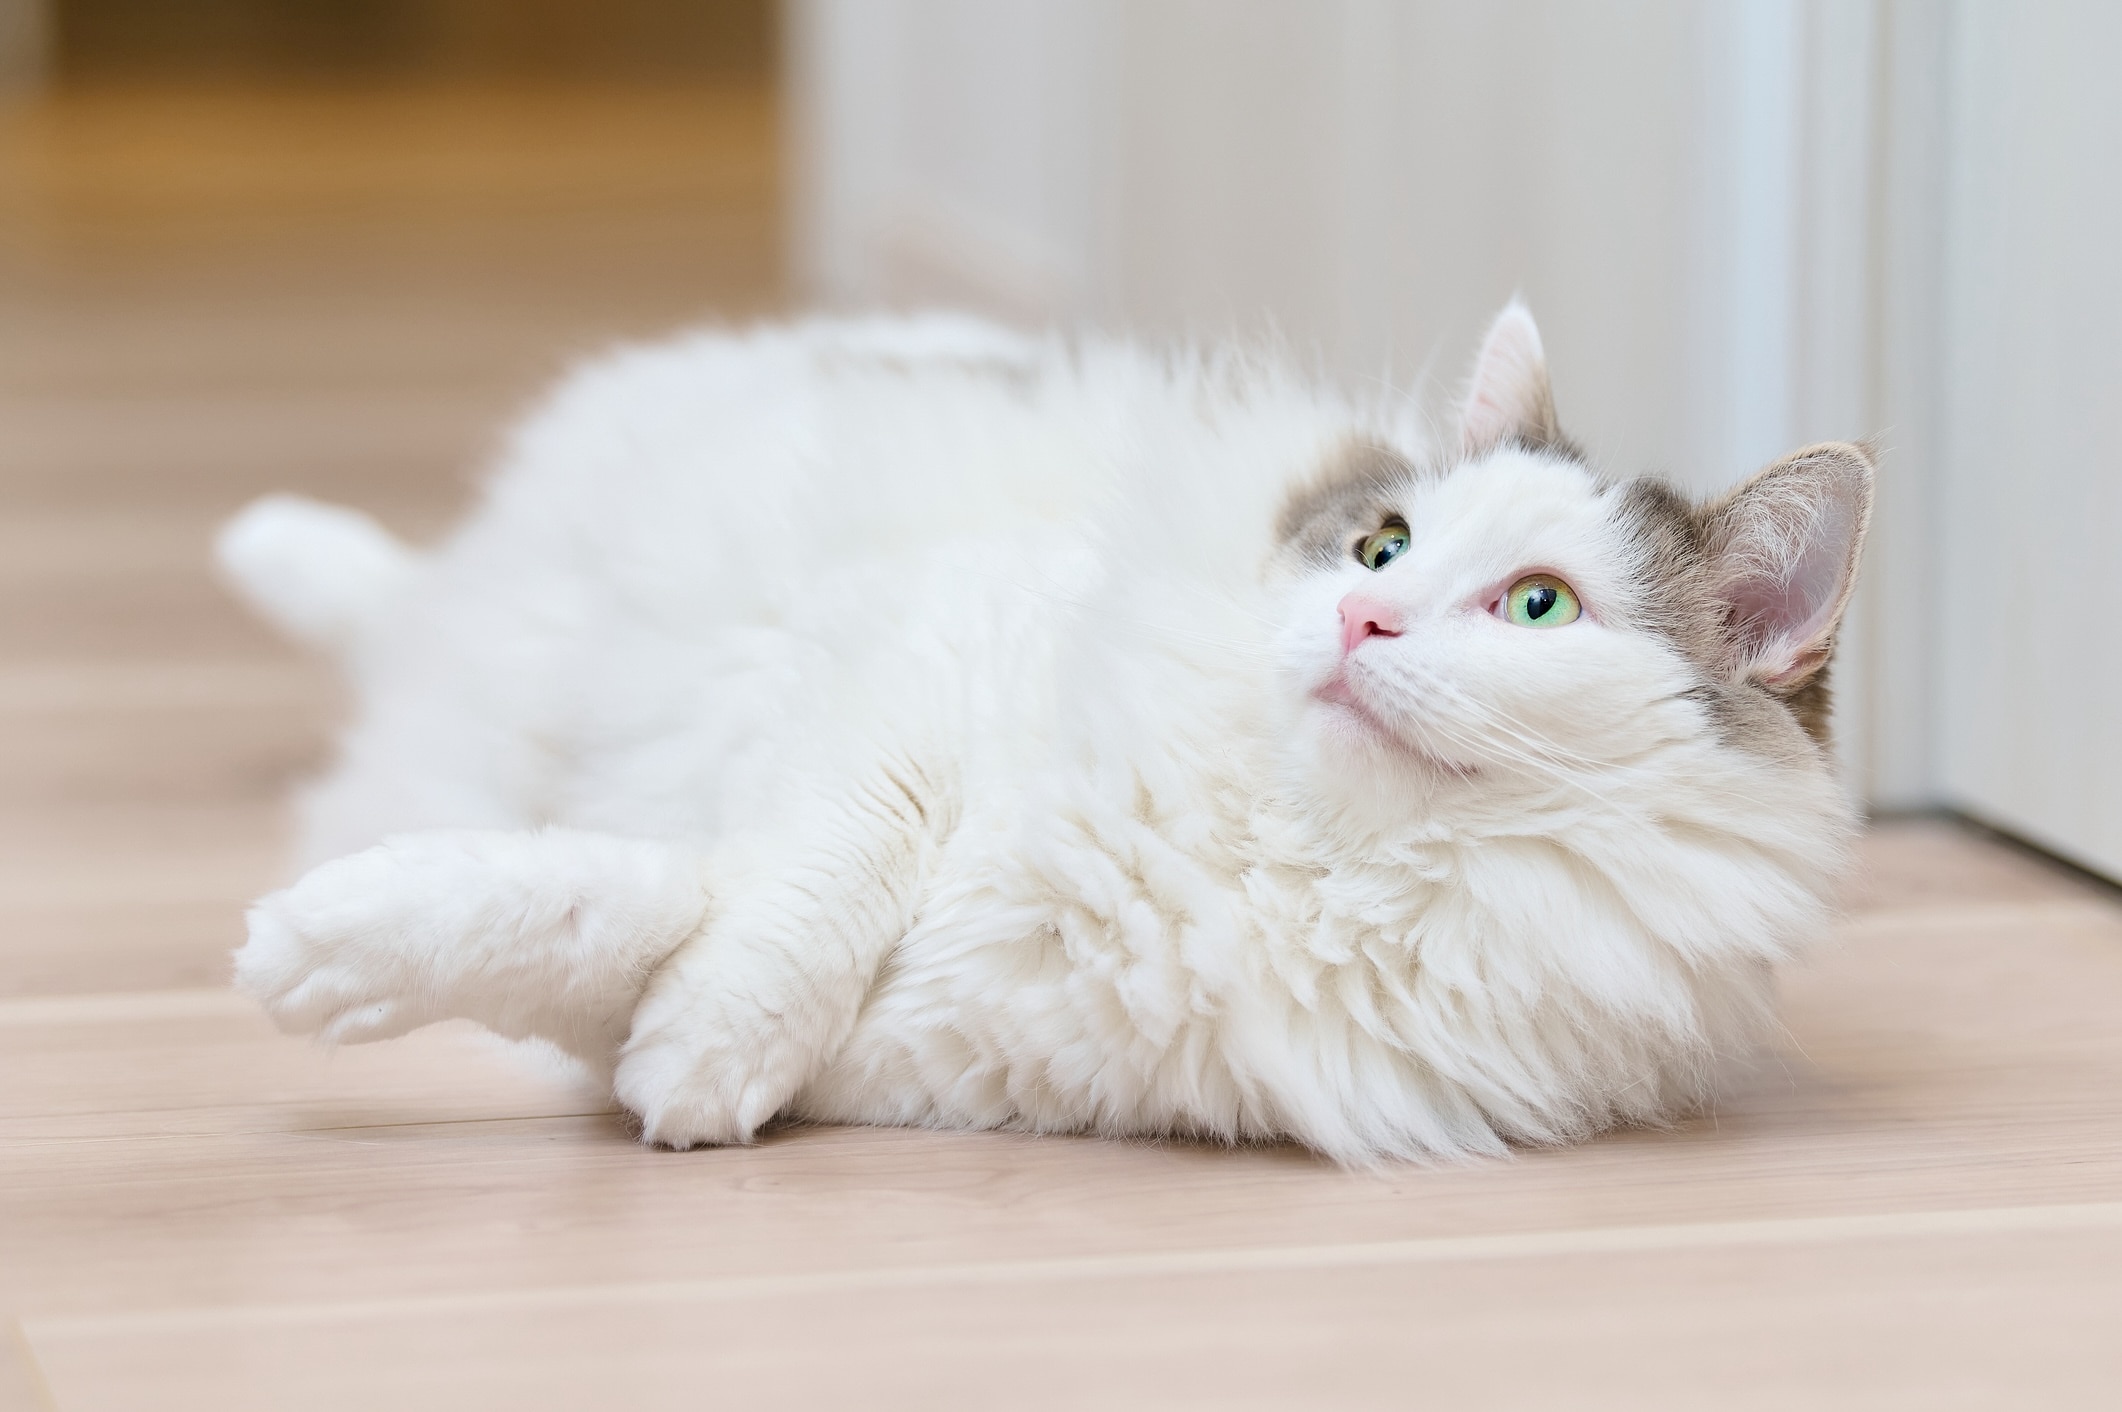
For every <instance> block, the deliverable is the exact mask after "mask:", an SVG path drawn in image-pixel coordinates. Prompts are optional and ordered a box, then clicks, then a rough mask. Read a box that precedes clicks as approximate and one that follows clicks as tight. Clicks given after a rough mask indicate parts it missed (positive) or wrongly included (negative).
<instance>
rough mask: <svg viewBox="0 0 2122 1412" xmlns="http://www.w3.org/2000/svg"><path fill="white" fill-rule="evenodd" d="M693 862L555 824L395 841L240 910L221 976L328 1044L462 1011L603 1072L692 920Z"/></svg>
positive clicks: (680, 852) (699, 905) (696, 887)
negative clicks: (228, 972) (243, 934)
mask: <svg viewBox="0 0 2122 1412" xmlns="http://www.w3.org/2000/svg"><path fill="white" fill-rule="evenodd" d="M707 901H708V899H707V890H706V887H705V886H704V884H703V881H702V873H701V869H700V866H699V855H698V854H697V853H695V852H693V851H691V850H689V849H687V848H685V847H683V846H682V845H678V844H673V843H665V842H661V841H657V840H652V839H634V838H620V837H617V836H614V835H610V834H599V833H586V832H581V831H577V830H572V829H542V830H537V831H534V832H508V831H483V830H451V831H440V832H432V833H415V834H403V835H399V836H397V837H395V838H391V839H388V840H386V841H385V842H383V843H381V844H378V845H377V846H376V847H374V848H369V849H366V850H364V851H362V852H360V853H354V854H350V855H348V856H347V857H344V858H339V859H336V860H334V861H332V862H329V863H325V864H322V865H320V866H318V867H316V868H312V869H311V870H310V871H309V872H308V873H305V874H304V875H303V876H302V878H301V879H300V880H299V881H297V882H296V883H295V884H294V885H293V886H292V887H289V888H287V889H285V890H283V891H280V892H275V893H272V894H270V895H268V896H266V897H263V898H261V899H259V901H258V902H257V903H256V904H255V905H254V906H253V907H252V908H251V910H250V914H249V919H248V920H249V924H250V939H249V941H248V942H247V943H246V944H245V945H244V946H243V948H242V949H241V950H240V951H238V952H237V953H236V983H237V985H238V986H240V987H241V988H242V989H243V990H245V991H247V992H249V993H250V994H252V995H254V996H256V997H257V998H258V999H259V1000H260V1001H261V1002H262V1003H263V1004H264V1006H265V1008H266V1010H267V1011H268V1012H269V1013H270V1014H271V1015H272V1017H273V1019H274V1020H275V1021H277V1022H278V1023H279V1025H280V1027H281V1028H282V1029H284V1030H288V1031H290V1032H293V1033H305V1034H306V1033H315V1034H318V1035H321V1036H322V1037H323V1038H324V1039H326V1040H328V1041H332V1042H335V1043H338V1042H346V1043H353V1042H360V1041H364V1040H375V1039H388V1038H390V1037H392V1036H394V1035H400V1034H404V1033H405V1032H406V1031H408V1030H413V1029H418V1028H419V1027H420V1026H422V1025H427V1024H433V1023H434V1022H436V1021H438V1020H447V1019H456V1018H460V1017H461V1018H467V1019H472V1020H476V1021H478V1022H479V1023H480V1024H483V1025H485V1026H486V1027H487V1028H489V1029H491V1030H494V1031H496V1032H497V1033H500V1034H503V1035H506V1036H508V1037H510V1038H512V1039H532V1038H535V1039H543V1040H546V1041H549V1042H551V1043H553V1044H555V1045H557V1046H559V1047H560V1048H561V1049H563V1050H565V1051H567V1052H568V1053H570V1054H572V1055H574V1056H575V1057H577V1058H578V1059H581V1060H582V1061H583V1062H584V1063H586V1064H587V1065H589V1066H590V1067H591V1069H592V1070H593V1071H596V1072H598V1073H600V1074H603V1075H609V1073H610V1072H611V1065H612V1062H613V1056H614V1055H615V1053H616V1052H617V1050H618V1046H619V1042H620V1041H621V1040H622V1039H624V1038H625V1037H626V1033H627V1027H628V1024H629V1021H630V1017H631V1016H632V1014H633V1010H634V1006H635V1003H636V1002H637V1001H638V1000H639V999H640V996H641V991H642V987H643V986H644V985H645V984H646V983H647V980H648V977H649V975H650V974H651V973H652V972H653V971H654V970H655V968H656V966H657V964H658V963H660V962H661V961H662V960H663V959H664V958H665V957H667V956H669V955H670V954H671V952H672V951H674V950H675V949H676V948H677V947H678V946H680V945H681V944H682V943H683V942H684V941H685V940H686V939H687V938H688V937H690V936H691V935H693V933H694V932H695V931H697V930H698V929H699V928H700V926H701V923H702V920H703V918H704V917H705V915H706V912H707Z"/></svg>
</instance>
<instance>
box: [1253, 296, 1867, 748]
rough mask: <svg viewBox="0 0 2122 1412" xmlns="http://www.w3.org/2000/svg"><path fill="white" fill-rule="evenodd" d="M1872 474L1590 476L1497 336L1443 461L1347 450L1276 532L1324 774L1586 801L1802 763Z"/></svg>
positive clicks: (1824, 458) (1819, 716)
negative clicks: (1723, 492)
mask: <svg viewBox="0 0 2122 1412" xmlns="http://www.w3.org/2000/svg"><path fill="white" fill-rule="evenodd" d="M1869 494H1870V465H1869V462H1868V460H1867V459H1866V458H1865V457H1864V455H1863V453H1861V452H1860V451H1858V450H1856V449H1855V448H1852V447H1819V448H1813V449H1812V450H1810V451H1807V452H1802V453H1800V454H1799V455H1798V456H1795V457H1793V458H1791V459H1790V460H1788V461H1785V462H1783V463H1780V464H1779V465H1777V466H1775V467H1771V468H1770V469H1769V470H1768V471H1765V472H1763V473H1762V474H1761V475H1760V476H1758V477H1756V478H1755V479H1754V480H1753V481H1751V482H1749V483H1748V484H1747V485H1746V486H1745V487H1742V488H1741V489H1740V490H1739V491H1737V492H1735V493H1734V494H1733V495H1731V496H1729V497H1727V498H1726V499H1725V500H1723V501H1721V502H1718V503H1716V504H1713V505H1707V506H1699V507H1698V506H1692V505H1688V504H1687V503H1686V502H1684V501H1682V500H1680V499H1679V498H1678V497H1677V496H1675V495H1673V494H1672V493H1671V492H1670V491H1667V490H1665V489H1664V488H1663V487H1661V486H1658V485H1655V484H1652V483H1646V482H1636V483H1615V482H1612V481H1607V480H1605V479H1603V478H1601V477H1600V476H1598V475H1597V474H1596V473H1595V472H1594V471H1593V470H1591V469H1590V468H1589V467H1588V466H1587V465H1586V464H1585V462H1584V461H1583V459H1582V457H1581V455H1580V454H1579V453H1577V452H1576V450H1575V449H1574V448H1573V447H1571V446H1570V445H1569V444H1568V443H1567V442H1566V441H1565V440H1564V439H1563V438H1562V437H1561V435H1560V434H1559V432H1558V431H1557V430H1556V429H1555V426H1554V417H1553V403H1552V399H1551V398H1550V397H1549V395H1548V392H1547V383H1546V371H1545V365H1544V361H1543V360H1542V359H1541V357H1540V353H1539V343H1538V334H1537V332H1535V331H1534V330H1533V326H1532V323H1531V320H1530V319H1529V318H1527V317H1526V316H1525V315H1524V313H1523V311H1522V310H1520V309H1516V308H1515V307H1514V308H1513V309H1512V310H1510V311H1506V313H1505V315H1504V316H1503V318H1502V319H1500V320H1499V321H1498V324H1497V328H1496V331H1495V332H1493V333H1491V335H1490V338H1489V346H1488V347H1487V348H1485V349H1484V351H1483V355H1482V360H1481V365H1480V367H1479V368H1478V369H1477V372H1476V376H1475V383H1474V391H1473V393H1472V394H1471V396H1470V397H1469V401H1468V406H1467V411H1466V416H1465V429H1464V432H1463V437H1462V443H1461V446H1460V448H1459V455H1458V456H1457V458H1456V459H1455V460H1454V461H1453V462H1452V463H1451V464H1449V465H1447V466H1446V467H1443V468H1441V469H1422V468H1418V467H1416V466H1414V465H1412V464H1409V463H1408V462H1406V461H1404V460H1402V459H1401V458H1399V457H1397V456H1395V455H1394V454H1393V453H1391V452H1389V451H1386V450H1384V449H1382V448H1378V447H1375V446H1368V445H1364V444H1360V443H1357V444H1352V445H1351V446H1350V447H1348V448H1347V449H1346V450H1345V451H1344V452H1343V453H1342V455H1341V456H1339V457H1338V458H1337V459H1336V461H1335V463H1334V464H1332V465H1330V466H1328V467H1327V468H1325V469H1324V471H1323V472H1321V473H1319V474H1318V475H1316V476H1315V477H1314V478H1313V479H1311V480H1310V481H1309V482H1307V483H1306V484H1305V485H1304V486H1303V487H1302V488H1301V489H1299V490H1298V491H1297V492H1295V493H1294V494H1293V495H1292V496H1291V498H1290V500H1289V502H1288V504H1287V506H1286V507H1285V509H1284V512H1283V515H1282V520H1281V524H1280V526H1279V530H1280V535H1281V539H1282V550H1281V552H1282V554H1283V556H1284V561H1285V563H1286V564H1287V565H1288V566H1290V567H1291V569H1292V570H1293V573H1292V577H1291V578H1290V580H1289V584H1288V590H1287V597H1286V599H1285V611H1284V618H1283V627H1282V631H1281V634H1280V639H1279V653H1280V657H1281V662H1282V666H1283V668H1284V677H1285V680H1286V681H1287V682H1288V684H1289V689H1290V691H1291V692H1292V693H1293V696H1294V697H1295V698H1296V699H1295V700H1294V701H1293V703H1292V706H1293V710H1294V714H1295V717H1296V720H1295V729H1296V730H1297V731H1298V733H1299V737H1300V742H1301V744H1302V745H1304V747H1305V748H1306V751H1307V753H1308V755H1309V756H1310V757H1311V758H1312V759H1313V760H1314V761H1315V762H1316V763H1317V764H1318V765H1319V766H1320V767H1321V768H1323V769H1325V770H1327V771H1328V772H1329V773H1333V774H1339V775H1344V776H1348V777H1350V778H1354V779H1360V780H1365V781H1372V782H1384V783H1386V784H1388V786H1391V787H1398V786H1408V787H1421V788H1436V787H1439V786H1444V787H1450V786H1452V785H1455V784H1460V783H1467V782H1478V783H1479V784H1481V785H1483V786H1486V787H1489V788H1498V787H1503V786H1504V785H1505V784H1506V782H1507V783H1508V784H1511V785H1515V786H1518V787H1527V788H1545V787H1548V786H1552V785H1555V784H1558V783H1563V782H1565V781H1570V782H1576V783H1580V784H1591V785H1594V786H1596V785H1597V783H1598V781H1599V779H1600V777H1601V776H1602V775H1608V776H1610V775H1611V773H1612V772H1614V771H1617V770H1622V769H1627V768H1630V767H1631V766H1633V765H1635V764H1637V763H1640V762H1642V761H1644V760H1646V759H1649V758H1652V757H1654V756H1656V755H1658V754H1659V753H1660V752H1661V750H1662V749H1663V748H1664V747H1667V746H1670V745H1672V744H1675V743H1684V742H1686V741H1687V740H1689V739H1691V738H1697V737H1702V736H1711V737H1714V738H1716V739H1718V740H1721V741H1722V742H1723V743H1725V744H1727V745H1730V746H1732V747H1734V748H1737V749H1740V750H1744V751H1749V752H1752V753H1754V754H1755V755H1757V756H1761V757H1773V758H1793V757H1796V756H1810V755H1811V753H1812V749H1813V747H1812V744H1811V743H1810V740H1809V735H1810V739H1811V740H1817V739H1818V738H1819V736H1820V734H1821V733H1822V731H1823V730H1824V714H1825V679H1824V667H1825V664H1826V660H1827V656H1828V653H1829V651H1830V650H1831V647H1832V642H1833V635H1834V629H1835V626H1836V623H1837V621H1838V620H1839V617H1840V614H1841V611H1842V607H1843V604H1844V603H1845V601H1846V599H1847V595H1848V591H1849V583H1850V579H1851V577H1852V576H1853V575H1854V572H1855V567H1856V557H1857V551H1858V547H1859V544H1860V541H1861V538H1862V533H1863V527H1864V520H1865V516H1866V513H1867V511H1868V507H1869Z"/></svg>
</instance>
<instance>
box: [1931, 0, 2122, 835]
mask: <svg viewBox="0 0 2122 1412" xmlns="http://www.w3.org/2000/svg"><path fill="white" fill-rule="evenodd" d="M1948 52H1949V62H1950V65H1951V68H1950V75H1949V87H1950V92H1951V94H1952V100H1951V104H1950V108H1949V112H1950V127H1949V132H1948V141H1947V150H1948V152H1949V161H1948V164H1947V175H1948V181H1947V184H1948V190H1947V214H1946V220H1945V223H1944V225H1945V230H1946V231H1947V233H1948V235H1947V240H1946V246H1945V252H1944V263H1945V280H1944V288H1945V290H1946V299H1945V301H1944V304H1943V313H1942V319H1943V330H1942V337H1941V339H1940V341H1939V342H1940V347H1941V349H1942V350H1943V359H1942V363H1943V367H1942V378H1941V388H1942V400H1941V408H1940V410H1941V418H1940V422H1939V436H1938V447H1939V452H1940V469H1941V472H1942V474H1941V477H1940V480H1941V492H1942V493H1941V495H1940V497H1939V501H1938V504H1937V506H1936V510H1937V517H1936V524H1937V534H1938V550H1937V553H1938V564H1939V567H1940V570H1941V571H1940V572H1939V574H1938V575H1937V578H1936V591H1935V594H1934V596H1933V598H1932V600H1931V601H1930V602H1929V603H1927V604H1925V605H1922V609H1923V612H1924V615H1925V617H1927V618H1929V619H1931V620H1932V621H1934V622H1937V623H1940V624H1943V625H1944V626H1943V630H1942V631H1937V632H1936V640H1937V642H1938V644H1939V656H1938V674H1939V679H1940V681H1941V682H1942V683H1943V685H1944V690H1943V691H1942V692H1941V694H1940V698H1939V706H1940V709H1941V719H1940V746H1941V748H1940V752H1939V760H1940V765H1941V772H1942V778H1941V783H1942V785H1943V787H1944V789H1945V791H1946V793H1947V795H1948V797H1950V798H1952V799H1953V800H1955V801H1956V802H1960V803H1962V804H1964V805H1966V806H1967V807H1969V808H1971V809H1973V810H1974V811H1975V812H1977V813H1979V814H1981V815H1984V816H1986V817H1988V818H1990V819H1993V820H1995V821H1997V822H1999V823H2001V824H2003V825H2005V826H2007V827H2010V828H2012V829H2014V830H2016V831H2019V832H2022V833H2024V834H2026V835H2028V836H2030V837H2032V838H2034V839H2035V840H2037V841H2039V842H2041V843H2043V844H2045V845H2047V846H2049V847H2051V848H2053V849H2055V850H2057V851H2058V852H2060V853H2063V854H2065V855H2066V856H2070V857H2074V858H2076V859H2078V860H2079V861H2081V862H2084V863H2087V864H2089V865H2092V866H2094V867H2098V868H2101V869H2103V870H2105V871H2107V872H2108V873H2109V874H2110V875H2111V876H2116V877H2122V733H2118V726H2117V719H2116V718H2117V715H2118V703H2122V612H2118V611H2117V609H2116V608H2115V606H2113V603H2114V600H2116V599H2117V597H2118V596H2122V588H2118V587H2117V585H2118V582H2122V411H2118V403H2122V6H2117V5H2115V4H2112V3H2108V0H2048V3H2044V4H2041V5H2024V6H2018V5H2015V6H2011V7H2008V8H2007V7H2003V6H1997V5H1979V4H1963V5H1960V6H1957V7H1956V8H1955V12H1954V15H1953V20H1952V34H1951V42H1950V45H1949V51H1948Z"/></svg>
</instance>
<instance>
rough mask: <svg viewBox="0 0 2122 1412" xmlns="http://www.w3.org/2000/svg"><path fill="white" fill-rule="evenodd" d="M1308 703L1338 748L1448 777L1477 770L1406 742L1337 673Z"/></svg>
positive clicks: (1460, 775) (1462, 776)
mask: <svg viewBox="0 0 2122 1412" xmlns="http://www.w3.org/2000/svg"><path fill="white" fill-rule="evenodd" d="M1312 703H1313V709H1314V710H1315V711H1316V712H1317V713H1318V715H1319V716H1320V717H1321V719H1322V721H1323V724H1324V733H1325V734H1326V735H1327V737H1328V738H1329V739H1330V740H1331V741H1332V743H1333V744H1335V745H1337V746H1339V747H1341V748H1342V749H1346V750H1352V751H1359V752H1363V753H1366V754H1371V755H1383V756H1385V757H1386V758H1388V759H1390V760H1393V761H1395V762H1396V763H1399V764H1402V765H1412V766H1414V767H1415V768H1417V769H1419V770H1421V771H1423V772H1424V773H1425V774H1429V775H1441V776H1444V777H1446V778H1449V779H1466V778H1468V777H1470V776H1472V775H1474V774H1475V773H1477V771H1476V770H1475V768H1474V767H1473V766H1472V765H1463V764H1460V763H1459V762H1458V761H1456V760H1446V759H1444V758H1442V757H1441V756H1437V755H1432V754H1431V753H1430V752H1428V751H1427V750H1424V749H1422V748H1421V747H1419V746H1415V745H1410V744H1408V743H1407V741H1406V740H1405V739H1404V738H1402V737H1401V735H1400V734H1399V733H1398V732H1397V731H1395V730H1394V729H1393V728H1392V727H1391V726H1389V725H1387V724H1386V722H1385V720H1384V719H1383V718H1382V717H1380V716H1379V715H1378V713H1377V712H1376V711H1373V710H1372V709H1371V708H1370V707H1369V706H1367V705H1365V704H1364V702H1363V700H1362V698H1361V697H1359V696H1357V695H1356V693H1355V690H1354V689H1353V688H1352V687H1351V686H1350V685H1349V683H1348V679H1347V678H1346V677H1343V676H1341V675H1340V674H1338V673H1336V674H1335V675H1334V676H1333V677H1330V678H1329V679H1328V680H1327V681H1326V682H1325V684H1324V685H1322V686H1320V687H1319V688H1318V689H1317V690H1315V691H1314V692H1312Z"/></svg>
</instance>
